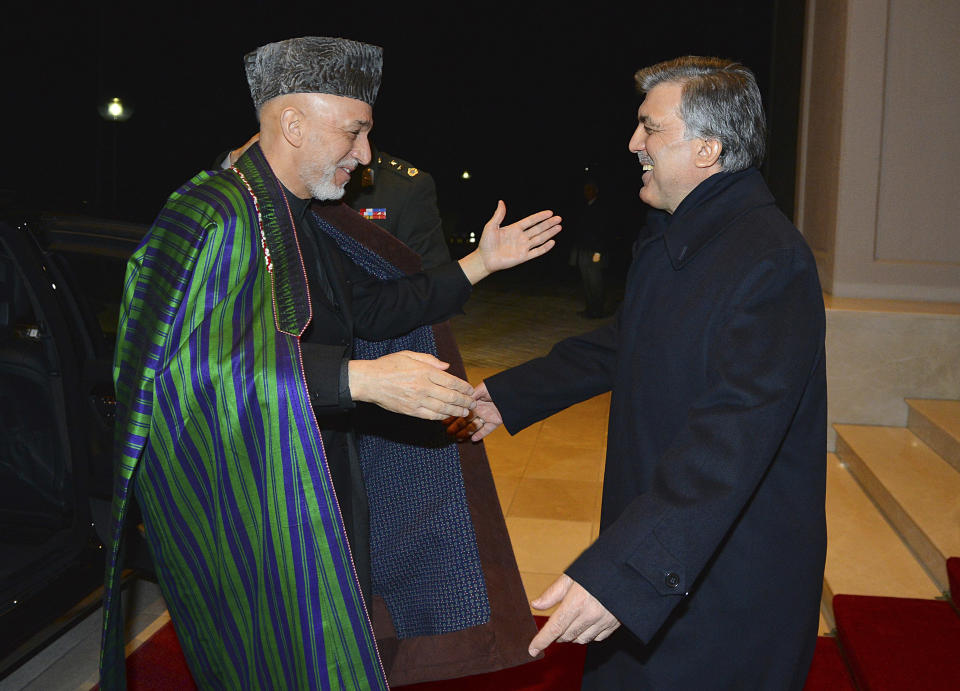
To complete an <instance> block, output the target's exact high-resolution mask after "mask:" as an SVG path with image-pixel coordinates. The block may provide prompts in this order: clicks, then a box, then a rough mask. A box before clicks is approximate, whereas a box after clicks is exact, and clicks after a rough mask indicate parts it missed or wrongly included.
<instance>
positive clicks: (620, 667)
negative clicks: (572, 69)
mask: <svg viewBox="0 0 960 691" xmlns="http://www.w3.org/2000/svg"><path fill="white" fill-rule="evenodd" d="M637 84H638V87H639V88H640V90H641V91H642V92H643V93H645V98H644V101H643V103H642V104H641V106H640V108H639V111H638V115H639V127H638V128H637V130H636V132H635V133H634V135H633V137H632V138H631V140H630V145H629V148H630V150H631V151H632V152H634V153H636V154H637V155H638V157H639V159H640V163H641V164H642V166H643V169H644V171H645V172H644V173H643V188H642V190H641V192H640V198H641V199H642V200H643V201H644V202H646V203H647V204H649V205H650V206H651V207H653V209H655V210H651V212H650V214H649V215H648V226H647V227H646V229H645V230H644V232H642V233H641V234H640V236H639V239H638V241H637V243H636V245H635V247H634V258H633V264H632V266H631V268H630V272H629V275H628V278H627V286H626V298H625V300H624V302H623V303H622V305H621V307H620V310H619V311H618V313H617V315H616V317H615V319H614V320H613V321H612V323H610V324H609V325H604V326H602V327H600V328H598V329H597V330H595V331H592V332H590V333H587V334H584V335H582V336H577V337H573V338H569V339H566V340H564V341H561V342H560V343H558V344H557V345H556V346H554V348H553V349H552V350H551V351H550V353H549V354H548V355H546V356H545V357H542V358H538V359H535V360H532V361H530V362H527V363H525V364H523V365H520V366H518V367H514V368H512V369H510V370H507V371H505V372H502V373H500V374H498V375H495V376H493V377H490V378H488V379H487V380H486V381H485V382H484V383H483V384H482V385H481V386H480V387H478V390H477V392H476V393H475V394H474V395H475V397H477V398H478V399H479V402H480V404H479V405H478V406H477V409H476V410H475V411H474V416H475V417H474V419H473V421H472V423H471V424H470V425H469V426H464V427H462V428H461V429H462V436H465V434H466V433H470V434H472V438H473V439H474V440H478V439H480V438H482V437H483V436H485V435H486V434H488V433H489V432H490V431H491V430H493V429H494V428H495V427H496V426H497V425H498V424H500V423H502V424H504V425H505V426H506V428H507V430H508V431H509V432H510V433H516V432H517V431H519V430H521V429H523V428H524V427H526V426H528V425H530V424H532V423H534V422H536V421H538V420H542V419H544V418H545V417H547V416H549V415H551V414H553V413H555V412H557V411H559V410H562V409H564V408H566V407H568V406H570V405H572V404H574V403H577V402H579V401H583V400H585V399H588V398H590V397H592V396H596V395H598V394H600V393H603V392H605V391H612V397H611V403H610V420H609V429H608V438H607V456H606V468H605V475H604V486H603V508H602V517H601V526H600V533H599V537H598V539H597V540H596V541H595V542H594V544H592V545H591V546H590V547H589V548H588V549H586V550H585V551H584V552H583V554H581V555H580V556H579V557H578V558H577V559H576V560H575V561H574V562H573V563H572V564H571V565H570V566H569V567H568V568H567V569H566V573H564V574H563V575H561V577H560V578H559V579H558V580H557V581H556V582H554V583H553V584H552V585H551V586H550V587H549V588H548V589H547V590H546V591H545V592H544V593H543V594H542V595H541V596H540V597H539V598H538V599H536V600H534V601H533V605H534V606H535V607H537V608H542V609H546V608H549V607H552V606H554V605H558V607H557V609H556V611H555V612H554V613H553V614H552V616H551V617H550V620H549V622H548V623H547V624H546V625H545V626H544V627H543V629H542V630H541V631H540V633H539V634H538V635H537V636H536V637H535V638H534V639H533V641H532V642H531V645H530V653H531V654H536V653H537V652H538V651H539V650H542V649H543V648H545V647H546V646H547V645H549V644H550V643H551V642H552V641H554V640H559V641H577V642H579V643H591V642H592V645H591V646H590V649H589V651H588V655H587V664H586V669H585V673H584V682H583V685H584V688H590V689H657V690H660V689H684V690H686V689H771V690H776V691H783V690H786V689H801V688H802V687H803V685H804V681H805V678H806V676H807V672H808V669H809V666H810V662H811V659H812V656H813V651H814V646H815V643H816V639H817V632H818V622H819V617H818V613H819V600H820V595H821V587H822V579H823V566H824V558H825V551H826V525H825V515H824V490H825V465H826V463H825V456H826V424H827V423H826V381H825V360H824V308H823V299H822V292H821V288H820V284H819V281H818V278H817V270H816V266H815V263H814V258H813V256H812V255H811V252H810V250H809V248H808V246H807V244H806V243H805V241H804V239H803V237H802V236H801V235H800V233H799V232H798V231H797V229H796V228H795V227H794V226H793V224H792V223H791V222H790V220H789V219H787V218H786V217H785V216H784V215H783V214H782V213H781V212H780V211H779V210H778V209H777V207H776V206H775V203H774V199H773V197H772V196H771V194H770V191H769V190H768V188H767V186H766V184H765V183H764V180H763V178H762V176H761V174H760V171H759V170H758V166H759V165H760V163H761V161H762V157H763V149H764V136H765V124H764V115H763V110H762V105H761V100H760V95H759V91H758V89H757V85H756V81H755V79H754V76H753V74H752V73H751V72H750V71H749V70H748V69H746V68H745V67H743V66H741V65H739V64H735V63H730V62H729V61H725V60H719V59H716V58H701V57H684V58H678V59H675V60H671V61H668V62H665V63H660V64H658V65H654V66H652V67H648V68H645V69H642V70H640V71H639V72H638V73H637ZM656 210H658V211H656ZM477 418H479V419H477ZM621 624H622V627H621Z"/></svg>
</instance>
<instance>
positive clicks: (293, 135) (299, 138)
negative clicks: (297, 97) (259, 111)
mask: <svg viewBox="0 0 960 691" xmlns="http://www.w3.org/2000/svg"><path fill="white" fill-rule="evenodd" d="M305 120H306V118H305V117H304V114H303V111H302V110H300V109H299V108H295V107H294V106H287V107H286V108H284V109H283V110H282V111H280V132H281V133H282V134H283V138H284V139H286V140H287V143H289V144H290V146H292V147H294V148H297V149H299V148H300V147H301V146H303V143H304V141H305V139H306V135H307V130H306V122H305Z"/></svg>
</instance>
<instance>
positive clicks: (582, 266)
mask: <svg viewBox="0 0 960 691" xmlns="http://www.w3.org/2000/svg"><path fill="white" fill-rule="evenodd" d="M575 223H576V226H575V232H576V240H575V244H574V247H573V252H572V254H573V259H574V262H575V263H576V265H577V268H578V269H579V271H580V279H581V281H582V282H583V294H584V300H585V303H586V309H585V310H584V311H583V312H581V313H580V314H581V315H582V316H584V317H586V318H587V319H600V318H601V317H605V316H607V312H606V286H605V276H604V274H605V273H606V271H607V269H608V268H609V267H610V253H611V251H612V250H613V229H612V227H611V225H610V219H609V217H608V214H607V207H606V204H604V203H603V202H601V201H600V183H599V182H598V181H597V180H596V179H595V178H590V179H588V180H587V181H586V182H584V184H583V205H582V206H581V208H580V215H579V217H578V218H577V220H576V221H575Z"/></svg>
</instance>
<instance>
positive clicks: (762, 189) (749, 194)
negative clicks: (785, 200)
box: [651, 168, 775, 271]
mask: <svg viewBox="0 0 960 691" xmlns="http://www.w3.org/2000/svg"><path fill="white" fill-rule="evenodd" d="M774 203H775V202H774V199H773V195H771V194H770V190H769V189H768V188H767V185H766V183H765V182H764V180H763V176H762V175H761V173H760V171H759V170H757V169H756V168H748V169H746V170H741V171H737V172H735V173H716V174H715V175H711V176H710V177H709V178H707V179H706V180H704V181H703V182H701V183H700V184H699V185H697V186H696V187H695V188H694V189H693V191H692V192H690V194H688V195H687V196H686V198H684V200H683V201H682V202H680V205H679V206H678V207H677V210H676V211H675V212H674V213H673V215H672V216H671V215H669V214H667V213H665V212H658V213H657V214H655V215H654V218H653V219H651V225H659V226H660V227H661V228H662V229H663V231H664V243H665V245H666V248H667V255H668V256H669V257H670V264H671V265H672V266H673V268H674V270H676V271H679V270H680V269H682V268H683V267H684V266H685V265H686V264H687V262H689V261H690V260H691V259H692V258H693V257H694V255H696V254H697V252H699V251H700V250H701V249H703V248H704V247H705V246H706V245H707V244H709V243H710V242H711V241H712V240H713V239H714V238H716V237H718V236H719V235H721V234H722V233H723V231H724V230H726V229H727V227H729V225H730V222H731V221H733V220H734V219H735V218H737V217H738V216H740V215H742V214H743V213H745V212H747V211H749V210H751V209H755V208H758V207H761V206H770V205H773V204H774Z"/></svg>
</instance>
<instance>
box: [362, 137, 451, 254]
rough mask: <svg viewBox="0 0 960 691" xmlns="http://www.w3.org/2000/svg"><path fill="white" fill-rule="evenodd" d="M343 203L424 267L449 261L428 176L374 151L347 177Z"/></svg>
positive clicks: (435, 195)
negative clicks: (391, 236) (392, 237)
mask: <svg viewBox="0 0 960 691" xmlns="http://www.w3.org/2000/svg"><path fill="white" fill-rule="evenodd" d="M345 201H346V202H347V203H348V204H349V205H350V206H351V207H352V208H353V209H355V210H357V211H358V212H359V213H361V214H364V215H366V216H367V217H368V218H369V219H370V220H372V221H373V222H374V223H376V224H377V225H379V226H380V227H381V228H383V229H384V230H386V231H387V232H388V233H390V234H391V235H393V236H394V237H395V238H397V239H398V240H400V241H401V242H402V243H404V244H405V245H406V246H407V247H409V248H410V249H412V250H413V251H414V252H416V253H417V254H418V255H420V258H421V260H422V262H423V267H424V268H427V269H429V268H431V267H434V266H439V265H441V264H444V263H447V262H449V261H450V251H449V250H448V249H447V243H446V238H445V237H444V234H443V225H442V222H441V219H440V211H439V209H438V207H437V189H436V184H435V183H434V180H433V177H432V176H431V175H430V173H428V172H426V171H423V170H420V169H418V168H416V167H415V166H413V165H411V164H410V163H409V162H408V161H405V160H403V159H400V158H396V157H394V156H391V155H390V154H387V153H384V152H382V151H374V153H373V160H372V161H371V163H370V165H369V166H366V167H364V168H361V169H359V170H357V171H356V172H355V173H354V175H353V177H352V178H351V180H350V183H349V184H348V186H347V192H346V196H345Z"/></svg>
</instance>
